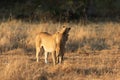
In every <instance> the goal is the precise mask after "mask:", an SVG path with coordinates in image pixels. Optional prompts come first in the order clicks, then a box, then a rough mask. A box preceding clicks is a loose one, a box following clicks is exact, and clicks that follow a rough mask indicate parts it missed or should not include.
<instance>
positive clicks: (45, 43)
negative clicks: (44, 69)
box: [36, 26, 68, 65]
mask: <svg viewBox="0 0 120 80" xmlns="http://www.w3.org/2000/svg"><path fill="white" fill-rule="evenodd" d="M66 30H68V28H66V27H65V26H63V28H62V29H61V30H60V31H59V32H56V33H54V34H49V33H47V32H41V33H39V34H38V35H37V36H36V58H37V62H38V61H39V57H38V56H39V52H40V49H41V48H42V47H43V49H44V52H45V63H48V61H47V58H48V52H50V53H52V59H53V64H54V65H55V64H56V59H58V60H59V61H60V62H61V58H62V55H60V48H61V47H60V46H61V44H62V40H64V39H62V38H63V36H64V34H65V32H66Z"/></svg>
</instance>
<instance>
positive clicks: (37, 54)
mask: <svg viewBox="0 0 120 80" xmlns="http://www.w3.org/2000/svg"><path fill="white" fill-rule="evenodd" d="M39 52H40V48H39V47H36V59H37V62H39Z"/></svg>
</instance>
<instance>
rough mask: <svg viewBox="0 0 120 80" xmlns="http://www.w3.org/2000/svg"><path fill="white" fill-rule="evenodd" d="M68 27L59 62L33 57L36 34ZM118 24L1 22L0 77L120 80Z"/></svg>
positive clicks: (8, 79)
mask: <svg viewBox="0 0 120 80" xmlns="http://www.w3.org/2000/svg"><path fill="white" fill-rule="evenodd" d="M61 25H66V26H69V27H71V28H72V29H71V31H70V35H69V40H68V42H67V45H66V53H65V57H64V62H63V63H62V64H57V65H56V66H53V65H52V60H51V55H49V64H45V63H44V55H40V62H39V63H37V62H36V59H35V45H34V39H35V35H36V34H37V33H39V32H41V31H47V32H49V33H54V32H55V31H57V30H60V27H61ZM119 26H120V23H114V22H104V23H103V22H100V23H89V24H87V25H81V24H80V23H77V24H75V23H52V22H47V23H25V22H21V21H17V20H12V21H6V22H1V23H0V80H119V79H120V68H119V67H120V27H119Z"/></svg>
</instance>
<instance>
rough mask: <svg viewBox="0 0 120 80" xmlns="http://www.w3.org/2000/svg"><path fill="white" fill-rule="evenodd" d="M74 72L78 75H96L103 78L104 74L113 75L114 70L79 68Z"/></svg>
mask: <svg viewBox="0 0 120 80" xmlns="http://www.w3.org/2000/svg"><path fill="white" fill-rule="evenodd" d="M73 71H74V72H75V73H77V74H82V75H92V74H94V75H96V76H102V75H104V74H113V70H112V69H111V68H107V67H104V68H101V69H98V68H88V69H79V68H75V69H73Z"/></svg>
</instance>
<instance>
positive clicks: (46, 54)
mask: <svg viewBox="0 0 120 80" xmlns="http://www.w3.org/2000/svg"><path fill="white" fill-rule="evenodd" d="M45 63H46V64H47V63H48V52H46V51H45Z"/></svg>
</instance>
